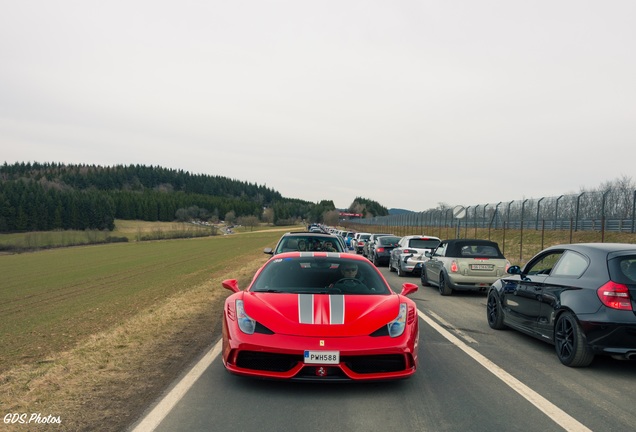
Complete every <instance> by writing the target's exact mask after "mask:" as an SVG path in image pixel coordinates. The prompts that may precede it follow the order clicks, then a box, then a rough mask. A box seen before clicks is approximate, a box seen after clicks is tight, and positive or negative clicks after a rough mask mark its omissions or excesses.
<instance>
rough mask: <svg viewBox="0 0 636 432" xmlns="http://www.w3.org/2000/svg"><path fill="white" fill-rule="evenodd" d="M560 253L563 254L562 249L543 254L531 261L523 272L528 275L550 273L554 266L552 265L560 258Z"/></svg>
mask: <svg viewBox="0 0 636 432" xmlns="http://www.w3.org/2000/svg"><path fill="white" fill-rule="evenodd" d="M561 255H563V251H557V252H553V253H549V254H547V255H543V256H542V257H541V258H539V259H538V260H537V261H534V262H533V263H531V264H530V265H529V266H528V267H527V268H526V269H525V273H526V274H528V275H537V274H546V275H547V274H550V272H551V271H552V269H553V268H554V265H555V264H556V263H557V261H559V259H560V258H561Z"/></svg>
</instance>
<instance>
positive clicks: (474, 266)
mask: <svg viewBox="0 0 636 432" xmlns="http://www.w3.org/2000/svg"><path fill="white" fill-rule="evenodd" d="M494 267H495V266H493V265H492V264H471V265H470V269H471V270H492V269H493V268H494Z"/></svg>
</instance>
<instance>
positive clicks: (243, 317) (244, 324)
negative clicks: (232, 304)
mask: <svg viewBox="0 0 636 432" xmlns="http://www.w3.org/2000/svg"><path fill="white" fill-rule="evenodd" d="M236 321H237V322H238V325H239V328H240V329H241V331H242V332H243V333H245V334H253V333H254V330H255V329H256V321H254V320H253V319H252V318H250V316H249V315H248V314H246V313H245V307H244V306H243V300H237V301H236Z"/></svg>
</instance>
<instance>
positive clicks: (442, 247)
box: [433, 243, 447, 256]
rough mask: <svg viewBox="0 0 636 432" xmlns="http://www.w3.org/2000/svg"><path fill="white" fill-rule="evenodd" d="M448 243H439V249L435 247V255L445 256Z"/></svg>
mask: <svg viewBox="0 0 636 432" xmlns="http://www.w3.org/2000/svg"><path fill="white" fill-rule="evenodd" d="M446 246H447V245H446V243H442V244H441V245H439V247H438V248H437V249H435V252H433V256H444V255H446Z"/></svg>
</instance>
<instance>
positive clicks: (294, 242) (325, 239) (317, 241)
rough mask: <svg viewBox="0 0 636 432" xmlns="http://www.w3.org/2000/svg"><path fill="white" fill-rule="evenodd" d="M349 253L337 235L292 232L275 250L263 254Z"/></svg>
mask: <svg viewBox="0 0 636 432" xmlns="http://www.w3.org/2000/svg"><path fill="white" fill-rule="evenodd" d="M295 251H300V252H340V253H345V252H347V248H346V247H345V244H344V240H343V239H342V238H341V237H340V236H337V235H335V234H327V233H316V232H307V231H292V232H288V233H285V234H283V236H282V237H281V238H280V240H278V244H277V245H276V247H275V248H274V249H272V248H265V249H264V250H263V252H265V253H266V254H269V255H277V254H279V253H283V252H295Z"/></svg>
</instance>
